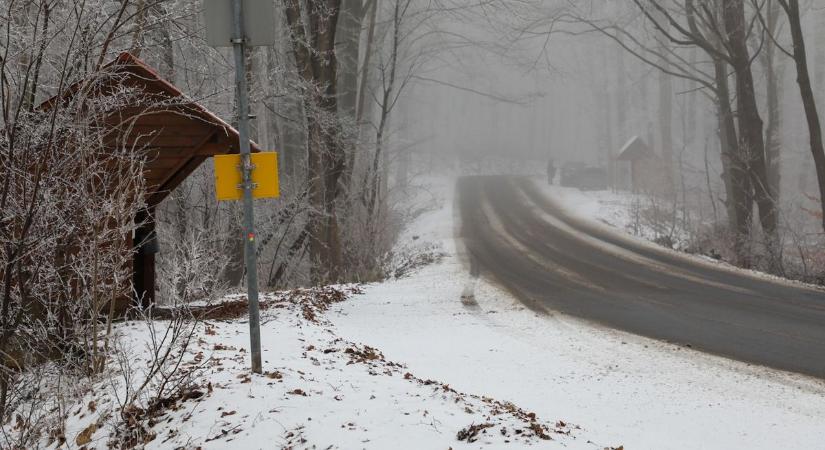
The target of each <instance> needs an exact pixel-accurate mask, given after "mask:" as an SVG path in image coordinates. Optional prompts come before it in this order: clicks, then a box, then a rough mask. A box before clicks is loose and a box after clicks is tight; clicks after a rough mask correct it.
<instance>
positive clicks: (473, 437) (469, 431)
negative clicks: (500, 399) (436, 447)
mask: <svg viewBox="0 0 825 450" xmlns="http://www.w3.org/2000/svg"><path fill="white" fill-rule="evenodd" d="M494 426H495V425H493V424H492V423H479V424H470V426H468V427H466V428H462V429H461V430H459V431H458V433H457V434H456V438H457V439H458V440H459V441H467V442H475V441H477V440H478V435H479V433H486V432H487V431H486V430H487V428H492V427H494Z"/></svg>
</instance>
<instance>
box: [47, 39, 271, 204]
mask: <svg viewBox="0 0 825 450" xmlns="http://www.w3.org/2000/svg"><path fill="white" fill-rule="evenodd" d="M101 72H103V73H104V74H105V75H111V76H106V77H103V78H102V79H103V80H104V81H103V83H104V86H97V87H96V88H95V91H94V92H96V93H101V95H102V93H105V92H107V91H110V90H112V91H113V90H114V89H115V88H116V87H124V86H125V87H129V88H137V89H139V91H140V92H141V96H140V98H141V99H145V101H144V100H141V101H139V102H138V103H139V104H134V103H133V104H129V105H128V106H124V107H120V108H118V109H117V110H116V111H115V112H114V113H113V114H111V115H110V116H108V117H107V118H106V119H105V124H106V129H107V130H106V137H105V140H104V142H105V143H106V145H112V146H115V145H134V146H135V148H140V149H143V150H145V151H146V154H147V163H146V169H145V171H144V177H145V178H146V188H147V194H146V195H147V198H146V203H147V205H148V206H149V207H153V206H155V205H157V204H158V203H160V202H161V201H162V200H163V199H164V198H166V196H167V195H169V193H170V192H171V191H172V190H173V189H174V188H175V187H177V186H178V185H179V184H180V183H181V182H183V180H184V179H186V177H187V176H189V175H190V174H191V173H192V172H193V171H194V170H195V169H197V168H198V166H200V165H201V163H203V162H204V161H205V160H206V159H207V158H209V157H211V156H215V155H218V154H226V153H237V152H238V142H239V136H238V132H237V130H235V129H234V128H233V127H231V126H230V125H229V124H228V123H226V122H224V121H223V120H221V119H220V118H219V117H218V116H216V115H215V114H213V113H212V112H210V111H209V110H207V109H206V108H204V107H203V106H202V105H200V104H199V103H197V102H196V101H194V100H191V99H189V98H188V97H187V96H186V95H184V94H183V92H181V91H180V89H178V88H177V87H175V86H174V85H172V84H171V83H170V82H168V81H166V80H164V79H163V78H162V77H161V76H160V75H159V74H158V73H157V72H156V71H155V70H154V69H152V68H151V67H149V66H148V65H146V63H144V62H143V61H141V60H140V59H138V58H137V57H135V56H133V55H131V54H130V53H121V54H120V55H119V56H118V57H117V58H116V59H115V60H114V61H112V62H110V63H109V64H107V65H106V66H104V67H103V68H102V70H101ZM98 77H99V75H98ZM106 80H109V81H106ZM85 81H86V80H83V81H80V82H78V83H75V84H74V85H72V86H71V87H69V88H68V89H67V90H66V91H64V93H63V94H62V95H58V96H55V97H53V98H51V99H49V100H47V101H46V102H44V104H43V105H42V107H43V108H46V109H50V108H51V107H53V106H54V104H55V103H56V102H58V101H61V100H67V99H69V98H71V97H73V96H74V95H75V94H76V93H77V92H78V91H79V90H80V89H81V88H82V86H83V84H84V82H85ZM107 82H108V83H110V84H111V85H112V86H109V87H108V89H107V86H105V83H107ZM250 146H251V149H252V151H253V152H257V151H259V149H258V146H257V145H256V144H255V143H254V142H250Z"/></svg>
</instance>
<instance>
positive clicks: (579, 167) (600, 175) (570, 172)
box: [559, 163, 607, 191]
mask: <svg viewBox="0 0 825 450" xmlns="http://www.w3.org/2000/svg"><path fill="white" fill-rule="evenodd" d="M559 182H560V183H561V185H562V186H566V187H574V188H579V189H581V190H583V191H603V190H605V189H607V171H606V170H604V169H602V168H600V167H589V166H587V165H585V164H583V163H568V164H565V165H564V167H562V169H561V179H560V180H559Z"/></svg>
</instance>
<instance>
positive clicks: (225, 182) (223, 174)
mask: <svg viewBox="0 0 825 450" xmlns="http://www.w3.org/2000/svg"><path fill="white" fill-rule="evenodd" d="M251 157H252V166H253V167H252V184H253V188H252V198H276V197H278V196H279V195H280V191H279V185H278V154H277V153H275V152H261V153H253V154H252V155H251ZM242 183H243V176H242V175H241V155H215V192H216V194H217V197H218V201H222V200H240V199H242V198H243V187H242V186H241V184H242Z"/></svg>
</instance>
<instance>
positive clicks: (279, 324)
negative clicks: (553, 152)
mask: <svg viewBox="0 0 825 450" xmlns="http://www.w3.org/2000/svg"><path fill="white" fill-rule="evenodd" d="M569 195H571V196H573V195H578V194H576V193H573V192H571V193H569ZM422 198H426V199H423V200H422V202H426V203H427V204H431V205H433V208H432V209H431V210H430V211H429V212H427V213H425V214H423V215H421V216H419V217H418V218H417V219H416V220H415V222H414V223H413V224H411V226H410V227H409V228H408V230H407V231H406V232H405V234H404V235H403V236H402V237H401V239H400V242H399V244H398V249H399V250H400V251H399V257H400V256H404V255H407V256H409V255H411V254H416V253H417V252H418V253H420V254H426V255H428V256H427V257H426V258H420V259H415V258H413V260H415V261H419V262H421V261H426V260H429V259H433V256H434V255H442V256H441V257H440V258H435V259H436V261H435V262H431V263H429V264H428V265H425V266H423V267H418V268H414V269H413V268H410V267H408V266H404V269H405V270H404V272H405V275H403V276H401V277H400V278H398V279H394V280H390V281H386V282H383V283H376V284H371V285H366V286H340V287H334V288H326V289H322V290H312V291H294V292H291V293H286V294H278V295H274V294H269V295H267V296H265V297H264V305H265V307H264V310H263V312H262V322H263V325H262V342H263V355H264V356H263V359H264V364H263V365H264V371H265V373H264V375H260V376H258V375H252V374H250V372H249V370H248V369H247V365H248V355H247V352H246V350H245V349H246V348H247V346H248V324H247V323H246V322H245V321H244V320H243V319H229V320H208V321H206V323H205V324H203V325H201V326H199V328H198V329H197V332H196V334H195V336H194V338H193V341H192V345H191V347H190V349H189V351H188V352H187V354H186V356H185V357H184V361H185V364H184V365H185V367H186V369H187V370H191V373H192V377H193V381H194V390H193V391H190V392H189V393H188V394H187V395H186V399H181V398H177V399H176V400H174V401H170V402H167V404H165V406H164V409H163V410H161V411H159V412H158V413H157V415H156V416H153V417H152V418H151V420H148V421H146V420H144V421H143V422H142V423H143V424H144V425H143V426H145V427H146V430H145V431H146V432H147V433H148V434H149V435H150V437H151V439H147V440H146V442H145V447H146V448H150V449H172V448H183V449H190V448H203V449H221V448H238V449H259V448H261V449H262V448H267V449H269V448H296V449H298V448H318V449H326V448H339V449H360V448H367V449H387V448H394V449H411V450H412V449H415V450H418V449H447V448H454V449H459V448H524V447H531V448H572V449H577V448H580V449H598V450H601V449H605V448H618V447H620V446H624V448H627V449H685V448H703V449H717V448H718V449H731V448H748V449H762V448H765V449H768V448H770V449H774V448H806V449H808V448H822V443H823V442H825V427H823V426H822V423H823V419H825V384H823V383H822V382H820V381H817V380H812V379H809V378H805V377H802V376H797V375H792V374H786V373H781V372H777V371H773V370H768V369H764V368H760V367H752V366H749V365H746V364H743V363H738V362H733V361H729V360H725V359H722V358H718V357H713V356H708V355H704V354H701V353H698V352H695V351H692V350H689V349H684V348H680V347H677V346H674V345H669V344H665V343H661V342H657V341H653V340H649V339H645V338H641V337H637V336H633V335H629V334H625V333H621V332H617V331H613V330H609V329H605V328H603V327H600V326H596V325H592V324H589V323H586V322H583V321H580V320H577V319H574V318H571V317H568V316H564V315H560V314H554V315H549V316H542V315H536V314H535V313H533V312H531V311H530V310H527V309H525V308H524V307H523V306H522V305H520V304H519V302H518V301H516V300H515V299H514V298H513V297H512V296H510V295H509V294H508V293H506V292H503V291H502V290H500V289H499V288H497V287H496V286H495V285H493V284H491V283H489V282H487V281H485V280H484V279H476V278H473V277H471V276H470V275H469V273H468V271H467V269H466V268H465V266H464V264H463V262H462V257H461V242H460V240H458V239H456V238H455V234H456V231H457V230H456V226H457V224H456V222H455V220H454V216H455V212H454V210H453V209H454V198H453V181H450V180H446V179H441V180H435V181H434V182H433V183H432V188H431V190H430V195H428V196H423V197H422ZM597 203H598V202H596V204H597ZM422 204H423V203H422ZM577 204H578V205H581V204H582V202H578V203H577ZM418 206H420V205H418ZM591 207H592V208H596V209H597V211H592V212H593V213H594V214H598V213H599V211H598V208H597V207H596V206H592V205H591ZM402 254H403V255H402ZM469 292H472V293H473V294H474V295H473V296H467V295H464V294H467V293H469ZM229 300H235V301H237V300H238V297H233V298H231V299H229ZM230 306H231V305H230ZM241 306H243V305H241ZM229 309H231V308H229ZM239 312H240V313H243V308H242V307H241V308H240V310H239ZM155 325H156V326H157V327H158V330H161V331H162V330H163V328H164V325H163V323H162V322H161V323H156V324H155ZM118 332H119V333H120V334H122V336H123V337H124V340H123V342H125V343H126V344H127V346H128V347H127V349H126V352H125V353H124V354H125V355H128V362H127V363H128V364H129V365H130V366H131V367H132V369H133V370H135V372H134V373H132V376H133V380H132V382H133V383H134V382H135V381H137V382H138V383H139V382H140V379H141V371H142V370H144V369H145V367H146V363H147V357H148V355H147V352H146V347H145V344H146V342H147V341H148V337H149V334H148V333H147V329H146V324H145V323H141V322H131V323H126V324H122V325H120V326H119V328H118ZM123 383H124V379H123V377H122V376H121V375H119V374H118V373H117V372H116V371H115V372H114V373H111V374H109V375H108V376H107V377H104V379H103V380H101V381H100V382H99V383H98V384H97V385H96V386H95V387H94V389H92V390H91V391H90V392H88V393H87V394H85V396H83V397H82V398H80V399H79V400H77V401H75V402H73V404H71V406H70V407H67V408H66V409H65V416H66V418H67V422H66V424H65V429H63V430H62V432H59V433H55V432H54V430H51V429H47V428H48V427H46V428H44V430H43V433H44V436H43V440H42V443H43V446H44V447H45V446H46V443H49V444H48V447H50V448H57V447H58V445H57V444H59V443H60V442H61V440H60V439H61V438H62V439H65V442H64V444H63V445H62V446H60V448H82V447H83V446H86V448H106V447H107V446H108V444H109V442H110V440H111V439H112V435H113V433H114V428H113V425H114V424H115V423H117V422H118V417H121V416H120V412H119V409H118V408H119V407H118V402H117V399H116V397H115V396H113V395H112V394H113V393H114V392H118V393H119V394H120V396H121V397H120V398H122V396H123V393H124V390H123ZM129 411H130V413H129V414H132V416H128V415H127V418H129V417H140V416H141V415H143V417H144V419H145V412H144V411H139V410H129ZM4 431H6V432H11V433H12V434H13V432H14V424H13V423H11V424H7V425H5V426H4ZM48 435H51V436H52V437H53V438H54V437H55V436H57V438H58V439H56V440H55V439H49V436H48ZM459 438H461V440H459ZM547 438H549V439H547Z"/></svg>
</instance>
